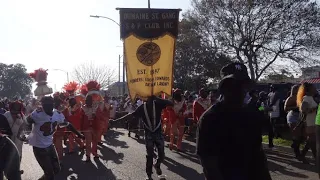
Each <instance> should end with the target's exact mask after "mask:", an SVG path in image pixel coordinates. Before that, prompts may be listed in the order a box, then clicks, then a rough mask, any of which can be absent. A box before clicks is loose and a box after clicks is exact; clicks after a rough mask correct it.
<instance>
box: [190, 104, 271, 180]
mask: <svg viewBox="0 0 320 180" xmlns="http://www.w3.org/2000/svg"><path fill="white" fill-rule="evenodd" d="M261 118H263V117H261V113H258V111H255V110H253V109H252V108H249V107H243V108H239V109H236V110H235V109H231V108H229V107H228V106H226V105H225V104H223V102H219V103H217V104H216V105H214V106H212V107H211V108H210V109H209V110H208V111H206V112H205V113H204V115H203V116H202V117H201V119H200V122H199V127H198V130H197V149H196V150H197V154H198V156H199V157H200V161H201V164H202V166H203V170H204V174H205V176H206V179H207V180H220V179H222V180H233V179H239V180H271V177H270V174H269V171H268V167H267V161H266V157H265V154H264V151H263V149H262V138H261V131H262V123H261V121H259V119H261Z"/></svg>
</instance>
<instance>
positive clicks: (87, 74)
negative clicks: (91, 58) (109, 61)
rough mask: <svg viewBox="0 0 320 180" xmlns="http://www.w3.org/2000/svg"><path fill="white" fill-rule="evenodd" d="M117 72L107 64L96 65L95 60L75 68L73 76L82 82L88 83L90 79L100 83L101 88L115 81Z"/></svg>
mask: <svg viewBox="0 0 320 180" xmlns="http://www.w3.org/2000/svg"><path fill="white" fill-rule="evenodd" d="M115 75H116V74H115V72H114V70H112V69H110V68H109V67H108V66H105V65H102V66H101V65H99V66H98V65H95V64H94V63H93V62H89V63H84V64H81V65H79V66H77V67H76V68H75V69H74V70H73V77H74V79H75V80H77V81H78V82H79V83H80V84H86V83H87V82H89V81H90V80H95V81H97V82H98V83H100V85H101V88H102V89H105V88H107V87H108V86H109V85H110V84H111V83H113V82H115V78H116V77H115Z"/></svg>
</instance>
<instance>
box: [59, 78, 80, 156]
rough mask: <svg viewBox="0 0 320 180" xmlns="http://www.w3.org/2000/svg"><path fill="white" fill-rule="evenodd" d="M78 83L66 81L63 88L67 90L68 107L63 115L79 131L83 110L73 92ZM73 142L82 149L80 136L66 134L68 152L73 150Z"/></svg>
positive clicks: (76, 88)
mask: <svg viewBox="0 0 320 180" xmlns="http://www.w3.org/2000/svg"><path fill="white" fill-rule="evenodd" d="M78 87H79V86H78V83H76V82H70V83H67V84H66V85H65V86H64V87H63V89H64V90H65V91H66V92H68V94H69V98H68V107H67V108H66V110H65V111H64V113H63V114H64V116H65V118H66V120H67V121H68V122H69V123H71V124H72V125H73V127H74V128H75V129H76V130H77V131H80V129H81V122H82V120H81V118H82V117H83V111H82V109H81V103H78V102H77V100H76V96H75V92H76V91H77V90H78ZM75 142H76V143H77V144H78V145H79V147H80V149H81V150H84V142H83V141H82V139H81V138H77V137H76V135H75V134H73V133H69V134H68V150H69V154H70V153H73V152H74V144H75Z"/></svg>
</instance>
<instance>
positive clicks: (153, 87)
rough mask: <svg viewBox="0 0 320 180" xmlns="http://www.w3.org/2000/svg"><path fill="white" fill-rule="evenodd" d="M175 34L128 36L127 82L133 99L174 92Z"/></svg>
mask: <svg viewBox="0 0 320 180" xmlns="http://www.w3.org/2000/svg"><path fill="white" fill-rule="evenodd" d="M175 40H176V39H175V38H174V37H172V36H170V35H168V34H166V35H164V36H161V37H159V38H157V39H153V40H148V39H140V38H139V37H137V36H135V35H130V36H128V37H127V38H125V39H124V48H125V59H126V69H127V83H128V89H129V94H130V97H131V99H132V100H133V99H135V98H136V97H140V98H146V97H148V96H151V95H159V94H160V93H162V92H164V93H166V94H168V95H171V91H172V83H173V58H174V52H175Z"/></svg>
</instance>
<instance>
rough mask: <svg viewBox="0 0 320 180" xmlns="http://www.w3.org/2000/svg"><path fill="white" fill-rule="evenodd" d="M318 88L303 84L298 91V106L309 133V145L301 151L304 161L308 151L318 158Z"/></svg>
mask: <svg viewBox="0 0 320 180" xmlns="http://www.w3.org/2000/svg"><path fill="white" fill-rule="evenodd" d="M316 93H317V90H316V88H315V87H314V86H313V85H312V84H309V83H303V84H302V85H301V86H300V87H299V90H298V94H297V105H298V107H299V110H300V113H302V114H303V121H304V122H305V126H306V127H305V129H306V133H307V143H306V145H305V147H304V149H303V150H302V151H301V157H300V158H301V159H303V160H304V157H305V155H306V154H307V152H308V150H309V149H311V151H312V153H313V156H314V157H316V154H317V150H316V131H315V127H316V125H315V121H316V115H317V109H318V104H317V103H316V102H315V100H314V98H313V97H314V96H315V95H316Z"/></svg>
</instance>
